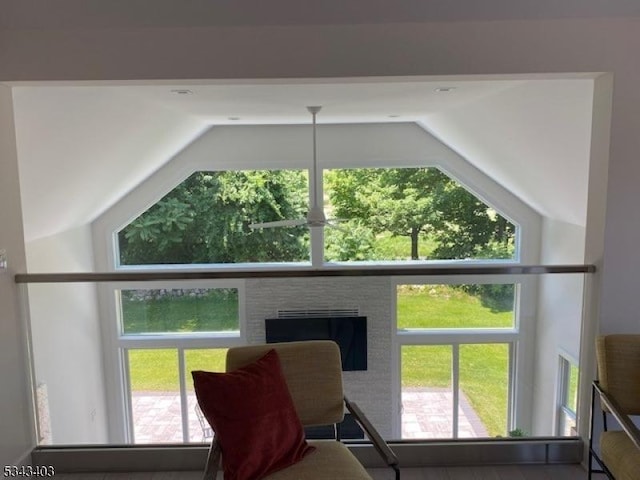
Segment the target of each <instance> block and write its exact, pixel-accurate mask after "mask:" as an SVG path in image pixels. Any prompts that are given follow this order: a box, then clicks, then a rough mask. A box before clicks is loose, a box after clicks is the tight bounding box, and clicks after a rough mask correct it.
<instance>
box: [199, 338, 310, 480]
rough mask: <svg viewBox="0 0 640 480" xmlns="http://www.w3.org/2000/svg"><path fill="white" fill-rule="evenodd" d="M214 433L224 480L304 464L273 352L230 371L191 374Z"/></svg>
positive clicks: (250, 478)
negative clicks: (299, 462)
mask: <svg viewBox="0 0 640 480" xmlns="http://www.w3.org/2000/svg"><path fill="white" fill-rule="evenodd" d="M191 375H192V376H193V384H194V387H195V391H196V397H197V398H198V404H199V405H200V408H201V409H202V412H203V413H204V416H205V417H206V418H207V420H208V422H209V424H210V425H211V427H212V428H213V430H214V431H215V433H216V438H217V440H218V442H219V443H220V448H221V450H222V466H223V468H224V478H225V480H257V479H260V478H263V477H265V476H267V475H269V474H271V473H273V472H276V471H278V470H281V469H283V468H285V467H288V466H289V465H293V464H294V463H296V462H298V461H300V460H302V458H303V457H304V456H305V455H306V454H307V453H310V452H311V451H313V450H314V447H311V446H310V445H308V444H307V442H306V440H305V437H304V431H303V429H302V424H301V423H300V419H299V418H298V414H297V413H296V410H295V407H294V405H293V400H292V399H291V394H290V393H289V388H288V387H287V383H286V380H285V378H284V375H283V374H282V368H281V367H280V358H279V357H278V354H277V352H276V351H275V350H273V349H272V350H269V352H268V353H267V354H266V355H265V356H263V357H262V358H260V359H258V360H256V361H255V362H254V363H251V364H249V365H247V366H245V367H242V368H239V369H238V370H235V371H233V372H228V373H213V372H203V371H193V372H191Z"/></svg>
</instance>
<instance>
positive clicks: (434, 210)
mask: <svg viewBox="0 0 640 480" xmlns="http://www.w3.org/2000/svg"><path fill="white" fill-rule="evenodd" d="M325 179H326V183H327V185H328V187H329V188H328V191H329V198H330V204H331V206H332V208H333V209H334V211H333V214H334V216H336V217H338V218H344V219H359V221H361V222H363V223H364V224H365V225H367V226H369V227H370V228H371V230H372V231H373V232H374V233H375V234H381V233H384V232H388V233H390V234H391V235H393V236H407V237H409V238H410V239H411V252H410V255H411V258H412V259H414V260H416V259H418V258H419V255H418V252H419V242H420V239H421V238H424V236H425V235H429V236H430V237H431V238H432V239H434V240H435V243H436V247H435V249H434V251H433V252H432V255H431V256H432V258H439V259H461V258H511V256H512V255H513V250H514V249H513V239H514V234H515V227H514V225H513V224H511V223H510V222H508V220H506V219H505V218H504V217H502V216H500V215H498V214H497V213H496V212H495V211H494V210H492V209H491V208H489V207H488V206H487V205H486V204H484V203H483V202H482V201H481V200H480V199H478V198H477V197H475V196H474V195H473V194H471V193H470V192H468V191H467V190H466V189H465V188H464V187H462V186H461V185H460V184H458V183H457V182H455V181H454V180H453V179H451V178H449V177H448V176H447V175H446V174H444V173H443V172H441V171H440V170H438V169H435V168H384V169H376V168H365V169H341V170H332V171H330V172H328V173H327V174H326V175H325Z"/></svg>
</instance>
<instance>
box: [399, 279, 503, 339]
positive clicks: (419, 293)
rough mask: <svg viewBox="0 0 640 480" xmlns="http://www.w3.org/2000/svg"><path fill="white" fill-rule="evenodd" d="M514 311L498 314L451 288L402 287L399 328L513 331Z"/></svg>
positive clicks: (460, 291)
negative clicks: (511, 329) (506, 329)
mask: <svg viewBox="0 0 640 480" xmlns="http://www.w3.org/2000/svg"><path fill="white" fill-rule="evenodd" d="M513 322H514V316H513V311H503V312H494V311H492V310H491V309H490V308H488V307H485V306H483V305H482V302H481V301H480V299H479V298H478V297H476V296H474V295H469V294H468V293H466V292H465V291H463V290H461V289H457V288H453V287H451V286H449V285H402V286H400V287H398V328H401V329H402V328H509V327H513Z"/></svg>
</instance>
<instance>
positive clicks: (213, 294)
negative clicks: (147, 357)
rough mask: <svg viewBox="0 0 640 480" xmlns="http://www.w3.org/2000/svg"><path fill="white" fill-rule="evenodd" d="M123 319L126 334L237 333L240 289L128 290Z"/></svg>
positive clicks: (125, 297) (123, 301)
mask: <svg viewBox="0 0 640 480" xmlns="http://www.w3.org/2000/svg"><path fill="white" fill-rule="evenodd" d="M176 292H178V295H176ZM122 316H123V318H124V322H123V323H124V325H123V327H124V333H125V334H138V333H159V332H162V333H164V332H172V333H180V332H185V333H187V332H219V331H229V330H238V290H236V289H235V288H213V289H208V290H207V289H190V290H125V291H123V293H122Z"/></svg>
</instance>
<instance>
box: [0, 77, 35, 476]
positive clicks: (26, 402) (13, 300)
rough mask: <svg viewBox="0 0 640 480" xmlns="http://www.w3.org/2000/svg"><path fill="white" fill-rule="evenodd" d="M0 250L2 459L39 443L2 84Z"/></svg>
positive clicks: (6, 95)
mask: <svg viewBox="0 0 640 480" xmlns="http://www.w3.org/2000/svg"><path fill="white" fill-rule="evenodd" d="M0 250H6V253H7V257H8V269H7V270H6V271H3V270H0V465H16V464H18V463H20V462H23V461H25V459H27V458H28V456H29V454H30V452H31V449H32V447H33V446H34V444H35V437H34V433H33V423H32V412H31V408H30V407H31V392H30V388H31V385H30V381H29V375H28V368H27V357H26V335H25V329H24V327H23V325H22V323H21V320H22V318H21V316H20V300H21V298H20V297H19V294H18V287H17V285H16V284H15V283H14V282H13V274H15V273H16V272H24V271H25V254H24V240H23V233H22V216H21V211H20V188H19V184H18V163H17V157H16V145H15V133H14V129H13V115H12V99H11V91H10V89H9V88H7V87H5V86H1V85H0Z"/></svg>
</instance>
